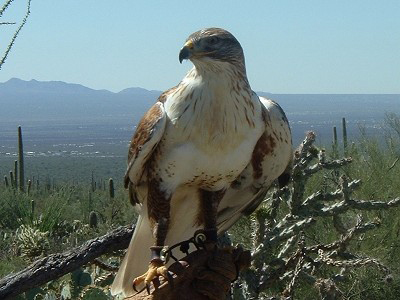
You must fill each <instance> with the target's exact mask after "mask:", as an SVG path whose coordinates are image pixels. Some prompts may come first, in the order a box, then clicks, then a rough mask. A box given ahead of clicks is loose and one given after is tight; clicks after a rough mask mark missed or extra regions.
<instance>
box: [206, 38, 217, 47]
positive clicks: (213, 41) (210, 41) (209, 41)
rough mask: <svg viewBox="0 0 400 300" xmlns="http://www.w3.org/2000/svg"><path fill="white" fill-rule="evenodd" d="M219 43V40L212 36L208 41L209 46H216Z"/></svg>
mask: <svg viewBox="0 0 400 300" xmlns="http://www.w3.org/2000/svg"><path fill="white" fill-rule="evenodd" d="M217 42H218V38H217V37H215V36H211V37H210V38H209V39H208V44H209V45H214V44H216V43H217Z"/></svg>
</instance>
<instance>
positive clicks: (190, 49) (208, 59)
mask: <svg viewBox="0 0 400 300" xmlns="http://www.w3.org/2000/svg"><path fill="white" fill-rule="evenodd" d="M185 59H190V60H191V61H192V62H193V64H194V65H198V64H202V63H207V64H209V63H218V62H225V63H231V64H235V65H237V64H241V65H243V66H244V55H243V49H242V46H241V45H240V43H239V42H238V40H237V39H236V38H235V37H234V36H233V35H232V34H231V33H230V32H228V31H226V30H224V29H221V28H206V29H202V30H199V31H196V32H194V33H192V34H191V35H190V36H189V37H188V38H187V40H186V42H185V45H184V46H183V47H182V49H181V51H180V52H179V62H181V63H182V61H183V60H185Z"/></svg>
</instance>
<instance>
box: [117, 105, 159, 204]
mask: <svg viewBox="0 0 400 300" xmlns="http://www.w3.org/2000/svg"><path fill="white" fill-rule="evenodd" d="M165 124H166V114H165V110H164V103H163V102H161V101H158V102H157V103H156V104H154V105H153V106H152V107H151V108H150V109H149V110H148V111H147V113H146V114H145V115H144V116H143V118H142V119H141V120H140V122H139V124H138V126H137V128H136V131H135V134H134V135H133V137H132V140H131V144H130V147H129V152H128V167H127V170H126V172H125V178H124V184H125V188H127V189H129V196H130V200H131V203H132V204H133V205H135V204H136V203H139V201H138V199H137V197H136V193H135V187H136V186H137V185H138V183H139V182H140V180H141V178H142V175H143V172H144V170H145V165H146V162H147V160H148V159H149V158H150V156H151V154H152V153H153V151H154V149H155V148H156V147H157V145H158V143H159V142H160V140H161V138H162V136H163V134H164V129H165Z"/></svg>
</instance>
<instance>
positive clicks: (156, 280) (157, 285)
mask: <svg viewBox="0 0 400 300" xmlns="http://www.w3.org/2000/svg"><path fill="white" fill-rule="evenodd" d="M153 285H154V288H155V289H158V287H159V286H160V285H161V283H160V279H158V277H156V278H154V279H153Z"/></svg>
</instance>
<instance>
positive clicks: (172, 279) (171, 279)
mask: <svg viewBox="0 0 400 300" xmlns="http://www.w3.org/2000/svg"><path fill="white" fill-rule="evenodd" d="M167 280H168V284H169V285H170V287H171V289H173V288H174V277H173V275H172V272H171V271H167Z"/></svg>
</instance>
